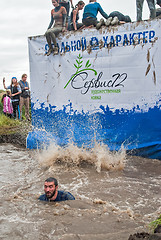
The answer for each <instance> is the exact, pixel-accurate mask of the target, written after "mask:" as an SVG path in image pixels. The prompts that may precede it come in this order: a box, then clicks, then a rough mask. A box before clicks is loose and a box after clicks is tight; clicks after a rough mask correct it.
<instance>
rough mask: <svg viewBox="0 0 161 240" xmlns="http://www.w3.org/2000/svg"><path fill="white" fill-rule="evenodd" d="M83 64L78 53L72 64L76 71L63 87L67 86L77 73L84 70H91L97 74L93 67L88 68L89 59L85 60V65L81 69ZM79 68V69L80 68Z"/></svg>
mask: <svg viewBox="0 0 161 240" xmlns="http://www.w3.org/2000/svg"><path fill="white" fill-rule="evenodd" d="M82 66H83V60H82V56H81V55H80V54H79V56H78V57H77V59H76V64H74V67H75V68H76V72H75V73H74V74H73V75H72V77H71V78H70V79H69V81H68V82H67V84H66V85H65V87H64V89H65V88H66V87H67V86H68V84H69V83H70V82H71V81H72V79H73V78H74V77H75V76H76V75H77V74H79V73H81V72H84V71H93V72H94V74H95V75H97V71H96V70H94V69H93V68H90V66H91V64H90V62H89V60H88V61H87V62H86V64H85V67H84V68H83V69H81V68H82ZM80 69H81V70H80Z"/></svg>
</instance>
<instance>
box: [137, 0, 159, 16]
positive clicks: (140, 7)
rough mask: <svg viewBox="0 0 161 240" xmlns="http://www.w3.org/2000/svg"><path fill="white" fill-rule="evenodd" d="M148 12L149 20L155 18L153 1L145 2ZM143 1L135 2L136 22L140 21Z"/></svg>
mask: <svg viewBox="0 0 161 240" xmlns="http://www.w3.org/2000/svg"><path fill="white" fill-rule="evenodd" d="M146 1H147V3H148V7H149V10H150V18H151V19H153V18H155V17H156V12H155V0H146ZM143 3H144V0H136V10H137V21H142V11H143Z"/></svg>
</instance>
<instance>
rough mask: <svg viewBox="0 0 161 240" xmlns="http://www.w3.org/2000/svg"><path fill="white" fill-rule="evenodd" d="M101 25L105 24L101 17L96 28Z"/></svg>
mask: <svg viewBox="0 0 161 240" xmlns="http://www.w3.org/2000/svg"><path fill="white" fill-rule="evenodd" d="M102 25H105V21H104V19H103V18H101V19H100V21H99V23H97V25H96V29H97V30H98V29H100V28H101V26H102Z"/></svg>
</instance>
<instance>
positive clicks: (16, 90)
mask: <svg viewBox="0 0 161 240" xmlns="http://www.w3.org/2000/svg"><path fill="white" fill-rule="evenodd" d="M3 86H4V88H5V89H10V90H11V100H12V106H13V117H14V119H16V118H17V119H19V118H20V110H19V101H20V94H21V88H20V85H19V84H18V82H17V78H16V77H13V78H12V79H11V85H10V86H8V87H6V84H5V78H3Z"/></svg>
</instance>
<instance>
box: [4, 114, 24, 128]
mask: <svg viewBox="0 0 161 240" xmlns="http://www.w3.org/2000/svg"><path fill="white" fill-rule="evenodd" d="M19 124H20V122H19V121H18V120H15V119H13V118H9V117H7V116H5V115H4V114H3V113H1V114H0V127H5V126H9V127H15V126H18V125H19Z"/></svg>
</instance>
